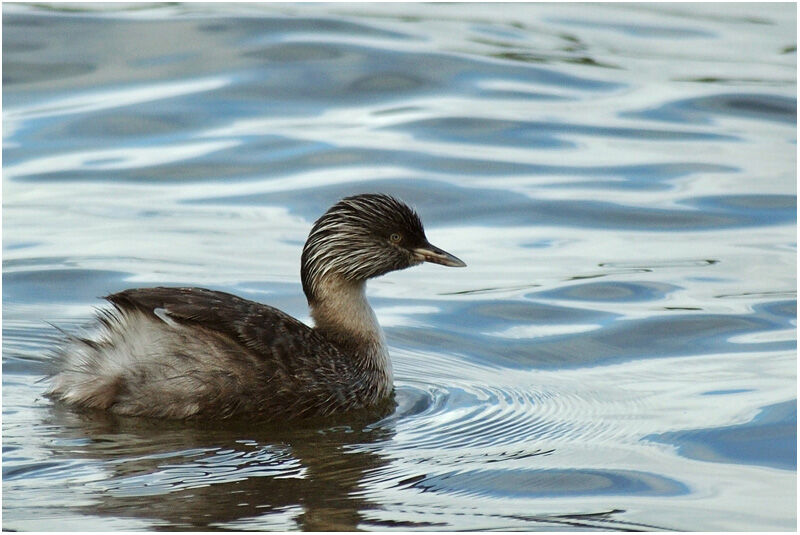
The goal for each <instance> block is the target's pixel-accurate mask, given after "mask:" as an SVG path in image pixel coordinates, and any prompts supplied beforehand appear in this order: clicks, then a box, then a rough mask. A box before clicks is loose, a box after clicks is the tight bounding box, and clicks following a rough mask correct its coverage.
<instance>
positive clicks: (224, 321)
mask: <svg viewBox="0 0 800 535" xmlns="http://www.w3.org/2000/svg"><path fill="white" fill-rule="evenodd" d="M106 299H107V300H108V301H110V302H111V303H113V304H114V306H116V307H117V308H118V309H119V310H120V311H122V312H126V311H128V310H138V311H141V312H143V313H145V314H148V315H150V316H155V317H157V314H163V313H166V315H167V316H168V317H169V318H171V319H173V320H174V321H176V322H178V323H181V324H185V325H192V326H197V327H202V328H204V329H208V330H210V331H214V332H216V333H218V334H222V335H224V336H226V337H228V338H230V339H231V340H233V341H235V342H237V343H239V344H241V345H243V346H244V347H246V348H248V349H249V350H251V352H252V353H253V354H254V355H256V356H262V357H267V358H269V357H272V358H277V359H278V360H282V361H284V362H283V364H284V366H285V367H287V368H290V369H291V368H293V367H294V366H292V365H291V362H292V361H296V359H297V358H298V357H300V358H303V357H305V358H309V357H311V358H314V359H315V360H316V359H319V358H320V357H324V355H319V354H317V355H313V356H312V355H308V354H307V353H308V348H310V347H313V348H316V351H317V352H319V351H320V350H322V351H323V352H324V353H328V352H330V353H331V355H329V356H333V355H332V354H333V353H338V350H337V349H336V348H335V347H334V346H332V345H330V344H329V343H328V342H327V341H325V340H323V339H322V338H321V337H320V336H319V335H318V334H317V333H316V332H314V331H313V330H312V329H311V328H310V327H308V326H307V325H305V324H304V323H302V322H301V321H298V320H296V319H295V318H293V317H291V316H289V315H288V314H286V313H284V312H282V311H280V310H278V309H277V308H274V307H271V306H268V305H263V304H261V303H256V302H255V301H249V300H247V299H242V298H241V297H237V296H235V295H232V294H229V293H225V292H219V291H214V290H207V289H205V288H164V287H158V288H136V289H131V290H125V291H122V292H119V293H115V294H111V295H108V296H106ZM159 309H160V310H161V311H163V312H160V311H159Z"/></svg>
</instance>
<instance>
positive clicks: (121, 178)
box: [3, 3, 797, 531]
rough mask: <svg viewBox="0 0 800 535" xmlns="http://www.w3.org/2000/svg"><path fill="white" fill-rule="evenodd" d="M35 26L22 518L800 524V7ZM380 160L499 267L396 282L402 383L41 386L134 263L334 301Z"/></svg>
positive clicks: (10, 295)
mask: <svg viewBox="0 0 800 535" xmlns="http://www.w3.org/2000/svg"><path fill="white" fill-rule="evenodd" d="M3 50H4V53H3V104H4V108H3V528H4V529H13V530H55V529H57V530H113V531H116V530H123V531H124V530H170V529H194V530H229V529H253V530H271V529H275V530H295V529H305V530H360V529H369V530H388V529H405V530H427V531H430V530H484V529H485V530H538V529H547V530H563V529H573V530H574V529H605V530H608V529H617V530H651V529H680V530H710V531H717V530H753V529H758V530H765V529H766V530H794V529H795V527H796V491H795V488H796V451H797V449H796V448H797V441H796V428H797V425H796V421H797V412H796V398H797V388H796V340H797V336H796V314H797V310H796V309H797V306H796V302H797V301H796V290H797V281H796V267H797V262H796V242H797V233H796V213H797V201H796V192H797V188H796V157H795V154H796V127H795V125H796V115H797V106H796V14H795V9H794V7H793V6H792V5H791V4H785V5H784V4H769V5H759V6H758V7H754V6H753V5H751V4H724V5H720V4H714V5H704V4H681V5H677V4H676V5H656V4H641V5H639V4H624V5H615V4H592V5H576V4H569V5H560V4H514V6H513V7H510V6H499V5H494V4H469V6H458V5H449V4H391V3H385V4H359V5H357V6H356V5H345V4H323V5H320V4H226V5H218V6H217V5H209V4H156V5H151V4H137V5H117V4H113V5H112V4H108V5H93V6H89V5H70V6H65V5H61V4H58V5H53V6H38V5H36V6H33V5H22V4H4V6H3ZM363 191H383V192H386V193H391V194H394V195H397V196H399V197H401V198H403V199H404V200H406V201H407V202H409V203H411V204H412V205H414V206H415V207H416V208H417V210H418V211H419V212H420V214H421V216H422V218H423V220H424V221H425V223H426V229H427V233H428V236H429V237H430V239H431V241H432V242H434V243H436V244H438V245H440V246H442V247H445V248H447V249H448V250H452V252H453V253H454V254H457V255H458V256H459V257H460V258H463V259H464V260H465V261H466V262H467V264H468V265H469V269H466V270H459V271H458V273H454V272H445V271H446V270H441V269H437V267H436V266H422V267H419V268H416V269H414V270H407V271H403V272H399V273H393V274H391V275H390V276H387V277H384V278H381V279H378V280H375V281H374V282H372V283H371V284H370V286H369V294H370V300H371V302H372V303H373V305H374V307H375V310H376V314H377V316H378V318H379V320H380V322H381V324H382V325H383V326H384V328H385V332H386V335H387V340H388V343H389V345H390V350H391V354H392V360H393V364H394V368H395V384H396V391H397V407H396V409H395V410H394V411H393V412H391V413H390V414H388V415H382V416H378V415H370V417H365V416H364V415H361V416H360V417H350V418H347V419H345V420H342V421H336V422H316V423H313V424H308V425H305V426H303V427H297V428H287V427H281V426H272V427H268V428H265V427H263V426H255V425H247V424H244V423H239V424H226V425H219V424H217V423H213V422H206V423H203V424H202V425H197V424H194V425H188V424H184V423H177V422H171V423H156V422H143V421H137V420H135V419H134V420H131V419H114V418H109V417H107V416H104V415H100V414H75V413H72V412H70V411H65V410H63V408H60V407H55V406H53V405H52V404H51V403H50V402H49V401H48V400H47V399H44V398H42V392H43V391H44V388H45V385H44V383H42V382H41V379H42V376H43V375H44V374H45V370H46V369H47V367H48V353H49V351H50V350H51V349H52V347H53V345H54V344H55V343H56V341H57V339H58V332H57V331H56V329H54V328H52V327H50V326H49V325H48V322H50V323H53V324H55V325H58V326H59V327H60V328H64V329H67V330H69V331H73V330H76V331H77V330H80V329H81V327H82V326H83V325H85V323H86V321H87V319H88V318H89V317H90V316H91V314H92V312H93V308H94V307H95V306H98V305H99V303H100V302H99V301H98V300H97V299H96V298H97V297H98V296H101V295H105V294H108V293H111V292H114V291H118V290H122V289H124V288H128V287H132V286H155V285H196V286H204V287H210V288H215V289H219V290H223V291H228V292H232V293H236V294H239V295H242V296H244V297H246V298H249V299H255V300H258V301H262V302H266V303H269V304H271V305H273V306H276V307H278V308H281V309H283V310H285V311H286V312H288V313H290V314H292V315H295V316H297V317H300V318H301V319H303V320H306V321H307V320H308V313H307V309H306V303H305V299H304V298H303V295H302V292H301V288H300V284H299V280H298V266H299V261H300V250H301V247H302V243H303V241H304V239H305V237H306V235H307V233H308V230H309V228H310V225H311V222H312V221H313V220H314V219H315V218H316V217H317V216H318V215H319V214H320V213H321V212H323V211H324V210H325V209H326V208H327V207H328V206H329V205H330V204H331V203H332V202H334V201H335V200H337V199H338V198H340V197H342V196H345V195H350V194H353V193H355V192H363Z"/></svg>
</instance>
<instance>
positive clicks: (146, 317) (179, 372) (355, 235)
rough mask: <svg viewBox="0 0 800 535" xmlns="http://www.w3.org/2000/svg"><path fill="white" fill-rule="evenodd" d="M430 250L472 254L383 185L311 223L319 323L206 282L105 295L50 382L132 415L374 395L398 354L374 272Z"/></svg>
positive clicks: (309, 410) (276, 406)
mask: <svg viewBox="0 0 800 535" xmlns="http://www.w3.org/2000/svg"><path fill="white" fill-rule="evenodd" d="M422 262H433V263H436V264H441V265H444V266H453V267H463V266H465V264H464V262H462V261H461V260H459V259H458V258H456V257H455V256H453V255H451V254H449V253H447V252H445V251H443V250H442V249H439V248H438V247H435V246H433V245H431V244H430V243H429V242H428V240H427V238H426V237H425V230H424V229H423V226H422V222H421V220H420V218H419V216H418V215H417V213H416V212H414V210H412V209H411V208H410V207H409V206H407V205H406V204H404V203H403V202H402V201H400V200H398V199H396V198H394V197H391V196H389V195H384V194H361V195H355V196H352V197H346V198H344V199H342V200H340V201H339V202H337V203H336V204H334V205H333V206H332V207H331V208H330V209H329V210H328V211H327V212H325V213H324V214H323V215H322V216H321V217H320V218H319V219H318V220H317V221H316V222H315V223H314V225H313V227H312V228H311V232H310V233H309V235H308V239H307V241H306V243H305V246H304V247H303V253H302V257H301V268H300V274H301V280H302V285H303V291H304V293H305V295H306V298H307V300H308V305H309V308H310V312H311V317H312V318H313V320H314V326H313V327H309V326H307V325H306V324H304V323H302V322H301V321H299V320H297V319H295V318H293V317H291V316H289V315H288V314H286V313H284V312H282V311H280V310H278V309H276V308H273V307H271V306H268V305H263V304H261V303H257V302H254V301H249V300H247V299H242V298H240V297H236V296H234V295H231V294H229V293H225V292H219V291H214V290H207V289H204V288H166V287H157V288H138V289H130V290H125V291H122V292H119V293H114V294H111V295H108V296H106V299H107V300H108V301H109V302H110V303H111V304H112V305H113V307H112V308H109V309H103V310H101V311H100V312H98V315H97V324H96V327H97V330H96V332H95V334H94V335H93V336H85V337H77V336H72V335H68V336H67V339H66V340H65V341H64V343H63V344H62V345H61V346H59V347H58V349H56V350H55V353H56V354H55V358H54V360H53V363H54V365H55V369H54V371H53V373H52V374H51V375H50V379H51V386H50V389H49V391H48V395H49V396H50V397H51V398H53V399H55V400H58V401H60V402H63V403H66V404H68V405H71V406H73V407H77V408H85V409H102V410H106V411H109V412H111V413H115V414H119V415H126V416H146V417H155V418H172V419H195V418H203V419H226V418H234V417H239V416H244V417H246V418H249V419H258V420H284V419H296V418H304V417H313V416H329V415H335V414H341V413H345V412H347V411H352V410H356V409H368V408H371V407H375V406H377V405H379V404H381V403H382V402H384V401H386V400H387V399H388V398H390V397H391V394H392V392H393V380H392V365H391V361H390V359H389V352H388V349H387V346H386V341H385V339H384V335H383V331H382V330H381V328H380V325H379V324H378V321H377V319H376V317H375V314H374V312H373V311H372V308H371V307H370V305H369V303H368V301H367V298H366V294H365V287H366V281H367V280H368V279H371V278H374V277H378V276H380V275H383V274H385V273H388V272H390V271H395V270H400V269H405V268H408V267H411V266H415V265H418V264H420V263H422Z"/></svg>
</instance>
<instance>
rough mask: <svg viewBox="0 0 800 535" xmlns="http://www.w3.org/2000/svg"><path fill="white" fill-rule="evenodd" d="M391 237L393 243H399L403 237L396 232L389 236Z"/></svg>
mask: <svg viewBox="0 0 800 535" xmlns="http://www.w3.org/2000/svg"><path fill="white" fill-rule="evenodd" d="M389 239H390V240H392V242H393V243H398V242H399V241H400V240H401V239H402V236H400V234H398V233H397V232H395V233H393V234H392V235H391V236H389Z"/></svg>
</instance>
